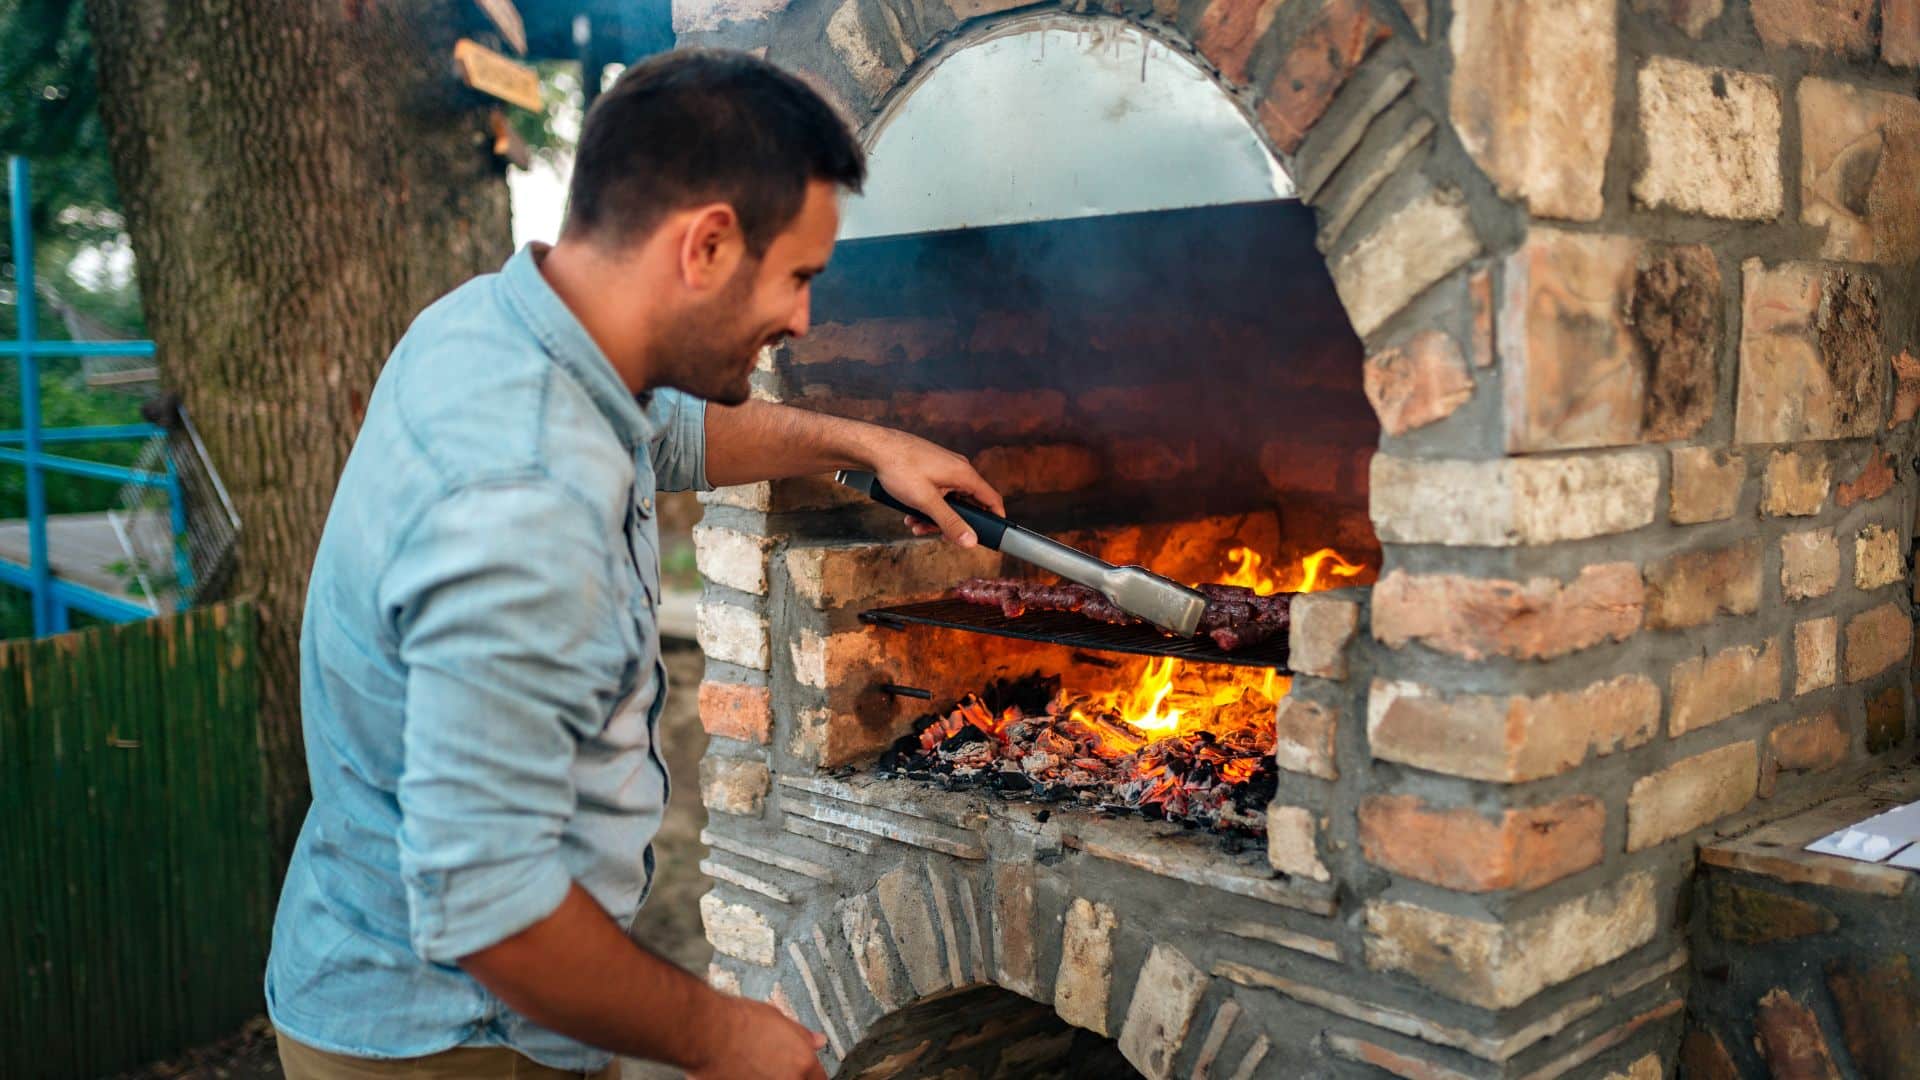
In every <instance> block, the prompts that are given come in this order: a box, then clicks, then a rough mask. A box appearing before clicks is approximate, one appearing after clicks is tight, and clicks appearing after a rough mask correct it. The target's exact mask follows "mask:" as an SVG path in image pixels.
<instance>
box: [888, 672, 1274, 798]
mask: <svg viewBox="0 0 1920 1080" xmlns="http://www.w3.org/2000/svg"><path fill="white" fill-rule="evenodd" d="M1218 667H1219V666H1218V665H1210V664H1207V665H1202V664H1192V665H1183V664H1181V663H1179V662H1178V661H1176V660H1172V659H1167V658H1164V657H1163V658H1157V659H1155V660H1153V661H1151V662H1150V663H1149V664H1148V665H1147V671H1146V675H1145V677H1143V678H1142V679H1141V681H1140V682H1139V683H1138V684H1136V685H1135V686H1133V687H1129V688H1127V689H1123V690H1116V691H1106V692H1101V693H1092V692H1088V691H1084V690H1068V689H1063V688H1062V687H1061V685H1060V679H1059V678H1058V677H1057V676H1038V675H1035V676H1028V677H1027V678H1024V679H1016V680H1012V681H1009V682H996V683H994V684H993V685H991V686H989V687H987V689H986V690H985V691H984V692H982V693H980V694H969V695H967V697H966V699H965V700H963V701H962V702H961V703H960V705H959V706H958V707H957V708H955V709H954V710H953V711H951V712H949V713H947V714H945V715H944V716H942V715H932V716H926V717H923V718H922V719H921V720H920V722H919V723H918V724H916V725H915V733H914V734H912V735H908V736H906V737H905V738H902V739H901V740H900V741H899V742H897V743H895V744H894V746H893V749H891V750H889V751H888V752H887V753H886V754H885V755H884V756H883V757H882V758H881V759H880V768H881V770H882V771H883V772H894V773H902V774H905V775H906V776H909V777H913V778H915V779H927V780H931V779H940V780H942V781H944V782H946V783H947V786H950V787H957V786H962V785H965V784H975V785H980V786H984V787H987V788H989V789H991V790H994V791H997V792H1000V793H1002V794H1007V795H1012V796H1017V797H1021V798H1031V799H1038V800H1040V801H1043V802H1055V801H1062V800H1072V801H1075V802H1078V803H1081V804H1085V805H1089V806H1098V807H1108V808H1113V809H1126V810H1138V811H1143V812H1146V813H1148V814H1150V815H1152V816H1154V817H1164V818H1168V819H1170V820H1174V821H1182V822H1185V823H1187V824H1191V825H1196V826H1200V827H1202V828H1208V829H1218V830H1221V831H1230V832H1233V831H1237V832H1242V833H1259V832H1262V831H1264V830H1265V817H1264V813H1265V809H1266V805H1267V802H1268V801H1269V800H1271V799H1272V798H1273V791H1274V764H1273V711H1274V706H1275V705H1276V704H1277V703H1278V701H1279V699H1280V697H1281V696H1282V695H1284V694H1285V693H1286V689H1287V685H1288V679H1287V678H1286V677H1285V676H1283V675H1280V674H1278V673H1276V672H1274V671H1273V670H1272V669H1270V668H1269V669H1265V670H1264V671H1263V670H1261V669H1254V668H1225V669H1221V670H1223V671H1224V672H1225V673H1226V676H1227V677H1226V678H1225V679H1224V680H1223V681H1218V682H1216V681H1214V680H1210V679H1208V678H1207V676H1206V675H1204V674H1202V673H1201V669H1202V668H1218ZM1246 682H1253V683H1255V684H1256V685H1245V683H1246Z"/></svg>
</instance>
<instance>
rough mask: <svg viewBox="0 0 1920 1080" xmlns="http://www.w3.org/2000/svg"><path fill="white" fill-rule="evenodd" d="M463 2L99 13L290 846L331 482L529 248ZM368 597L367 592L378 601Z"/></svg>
mask: <svg viewBox="0 0 1920 1080" xmlns="http://www.w3.org/2000/svg"><path fill="white" fill-rule="evenodd" d="M470 6H471V5H469V4H467V3H466V2H465V0H267V2H261V0H87V12H88V19H89V22H90V24H91V26H92V29H93V33H94V37H95V41H96V45H97V48H98V50H99V67H100V83H101V110H102V113H103V114H104V117H105V120H106V123H107V129H108V135H109V145H110V147H111V150H112V156H113V163H114V172H115V175H116V176H117V178H118V181H119V187H120V192H121V196H122V201H123V203H124V205H125V208H126V212H127V224H128V231H129V233H130V234H131V236H132V239H133V247H134V252H135V254H136V257H137V258H138V261H139V266H140V283H141V289H142V292H143V293H144V298H145V304H146V314H147V324H148V327H149V330H150V331H151V333H152V336H153V339H154V341H155V342H156V343H157V347H158V353H159V358H160V366H161V372H162V377H163V379H164V380H165V381H166V382H167V384H168V385H169V388H170V389H173V390H175V391H176V392H178V393H179V394H180V395H181V397H182V398H183V400H184V401H185V403H186V406H187V409H188V412H189V414H190V415H191V416H192V418H193V421H194V423H195V425H196V426H197V427H198V428H199V429H200V432H201V434H202V436H203V437H204V438H205V440H206V443H207V447H208V451H209V452H210V454H211V455H212V457H213V461H214V464H215V466H216V467H217V468H218V469H219V470H220V473H221V475H222V477H223V478H224V479H225V480H226V483H227V485H228V488H229V490H230V491H231V493H232V495H233V498H234V502H235V504H236V506H237V508H238V510H239V513H240V517H241V540H240V547H239V563H238V572H237V577H236V579H235V589H234V592H235V593H236V594H238V595H242V596H246V597H249V598H251V599H252V600H253V601H254V603H255V604H256V605H257V608H258V611H259V613H260V618H261V627H260V664H261V669H260V682H261V709H260V736H261V745H262V750H263V752H264V755H265V759H266V766H267V790H268V793H269V795H268V798H269V802H270V806H269V809H270V811H271V820H272V822H273V828H274V831H275V837H276V839H277V841H278V842H279V844H280V851H281V852H282V855H283V858H284V855H285V853H286V852H287V851H289V850H290V849H291V845H292V841H293V838H294V836H295V835H296V833H297V830H298V828H299V824H300V820H301V815H302V813H303V812H304V810H305V807H306V801H307V774H306V766H305V759H304V755H303V753H302V749H301V740H300V709H299V704H300V665H299V632H300V618H301V610H302V607H303V604H304V601H305V593H306V584H307V575H308V571H309V570H310V568H311V567H312V561H313V552H314V549H315V547H316V546H317V544H318V543H319V539H320V531H321V528H322V526H323V524H324V523H325V520H326V513H327V507H328V505H329V503H330V502H331V500H332V496H333V490H334V485H335V482H336V481H337V479H338V477H339V474H340V469H341V467H342V466H343V465H344V464H345V462H346V456H347V452H348V450H349V449H350V448H351V447H352V445H353V439H354V435H355V433H356V432H357V431H358V429H359V425H360V420H361V417H362V415H363V414H364V411H365V407H366V401H367V397H368V394H369V393H370V391H371V390H372V388H373V383H374V379H375V377H376V376H377V375H378V374H379V372H380V367H381V365H382V363H384V361H385V359H386V356H387V353H388V351H389V350H390V349H391V348H392V346H393V344H394V342H395V341H397V340H398V339H399V337H400V335H401V333H402V332H403V331H404V330H405V329H406V326H407V324H408V322H409V321H411V319H412V318H413V316H414V315H415V314H417V313H418V312H419V311H420V309H421V308H423V307H425V306H426V305H427V304H428V303H430V302H432V301H433V300H434V299H435V298H436V297H438V296H440V295H441V294H442V293H445V292H446V291H447V290H449V289H451V288H452V287H454V286H455V285H458V284H459V283H460V282H462V281H464V280H466V279H467V278H469V277H471V276H472V275H474V274H476V273H479V272H482V271H486V270H491V269H495V268H497V267H498V266H499V264H500V262H501V260H503V259H504V258H505V257H506V255H507V254H508V253H509V252H510V250H511V246H512V241H511V234H510V231H509V219H508V208H507V189H506V184H505V181H504V179H503V176H502V174H501V173H500V171H499V169H498V167H497V166H496V165H495V163H494V161H493V158H492V155H491V152H490V141H489V139H488V137H487V134H486V108H487V104H486V103H485V102H484V101H482V100H481V99H479V98H478V96H477V95H475V94H473V93H472V92H471V91H469V90H467V89H466V88H465V87H463V86H462V85H460V83H459V82H458V80H457V79H456V78H455V77H454V74H453V70H452V59H451V58H452V51H453V43H454V41H455V39H456V38H458V37H459V36H460V34H461V32H462V27H463V23H464V21H465V20H466V19H467V18H468V17H469V15H470V12H469V10H468V9H469V8H470ZM367 584H368V586H369V587H371V584H372V583H371V582H369V583H367Z"/></svg>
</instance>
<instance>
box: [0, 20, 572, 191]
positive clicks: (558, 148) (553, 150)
mask: <svg viewBox="0 0 1920 1080" xmlns="http://www.w3.org/2000/svg"><path fill="white" fill-rule="evenodd" d="M3 2H5V0H0V3H3ZM533 69H534V70H535V71H537V72H539V73H540V96H541V97H542V98H543V99H545V101H546V103H547V107H546V108H544V109H542V110H540V111H539V112H531V111H529V110H527V109H522V108H518V107H515V106H512V105H502V106H501V108H502V109H505V110H506V113H507V122H508V123H509V124H511V125H513V130H514V131H516V132H518V133H519V135H520V138H521V139H522V140H523V141H525V142H526V144H527V149H528V150H530V151H532V152H533V156H534V157H535V158H537V159H539V160H542V161H545V162H548V163H549V164H552V163H555V162H557V161H559V160H560V159H561V158H562V157H564V156H566V155H568V154H571V153H572V152H573V144H574V142H575V141H576V140H577V139H578V138H579V135H580V65H579V64H576V63H574V62H572V61H570V60H541V61H537V62H536V63H535V64H534V65H533Z"/></svg>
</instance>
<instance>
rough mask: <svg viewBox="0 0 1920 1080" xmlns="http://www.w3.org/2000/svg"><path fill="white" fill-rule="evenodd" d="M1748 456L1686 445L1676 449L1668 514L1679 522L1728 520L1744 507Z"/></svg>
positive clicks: (1687, 523)
mask: <svg viewBox="0 0 1920 1080" xmlns="http://www.w3.org/2000/svg"><path fill="white" fill-rule="evenodd" d="M1746 479H1747V459H1746V458H1745V457H1743V456H1742V455H1740V454H1736V453H1733V452H1731V451H1728V450H1717V449H1714V448H1712V447H1707V446H1682V447H1677V448H1675V449H1674V451H1673V493H1672V502H1671V504H1670V506H1669V508H1668V512H1667V517H1668V519H1669V520H1671V521H1672V522H1673V523H1674V524H1675V525H1699V524H1702V523H1704V522H1708V521H1725V520H1727V519H1728V518H1730V517H1732V516H1733V514H1734V511H1735V510H1737V509H1739V507H1740V491H1741V488H1742V487H1743V486H1744V485H1745V484H1746Z"/></svg>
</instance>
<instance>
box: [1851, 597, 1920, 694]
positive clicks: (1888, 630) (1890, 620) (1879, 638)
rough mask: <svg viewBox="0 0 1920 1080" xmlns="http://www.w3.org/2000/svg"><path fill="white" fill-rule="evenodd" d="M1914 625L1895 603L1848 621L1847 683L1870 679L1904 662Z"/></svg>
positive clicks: (1910, 643)
mask: <svg viewBox="0 0 1920 1080" xmlns="http://www.w3.org/2000/svg"><path fill="white" fill-rule="evenodd" d="M1912 647H1913V623H1912V621H1910V619H1909V617H1908V615H1907V613H1906V612H1905V611H1904V610H1902V609H1901V607H1900V605H1898V604H1891V603H1889V604H1882V605H1880V606H1879V607H1877V608H1873V609H1871V610H1868V611H1864V612H1862V613H1860V614H1858V615H1855V616H1854V617H1853V618H1852V619H1849V620H1848V621H1847V650H1846V660H1847V681H1848V682H1850V683H1856V682H1859V681H1860V680H1862V679H1869V678H1872V677H1873V676H1875V675H1878V674H1880V673H1881V672H1883V671H1885V670H1887V669H1888V668H1890V667H1892V666H1893V665H1895V664H1897V663H1899V662H1900V661H1901V660H1904V659H1906V657H1907V651H1908V650H1909V649H1911V648H1912Z"/></svg>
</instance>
